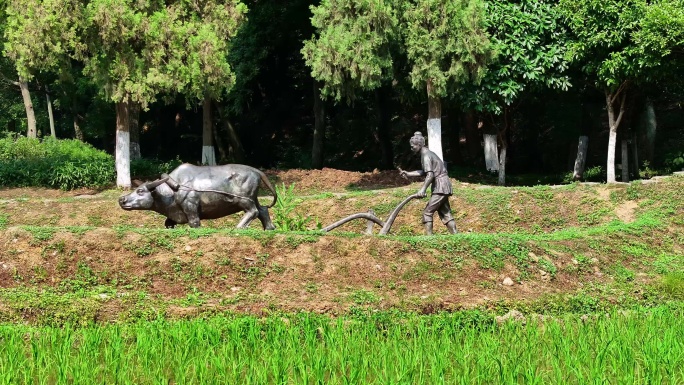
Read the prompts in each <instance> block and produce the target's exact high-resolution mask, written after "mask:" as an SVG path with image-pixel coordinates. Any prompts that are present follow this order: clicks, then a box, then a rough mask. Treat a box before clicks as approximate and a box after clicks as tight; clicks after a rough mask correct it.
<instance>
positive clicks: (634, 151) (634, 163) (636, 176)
mask: <svg viewBox="0 0 684 385" xmlns="http://www.w3.org/2000/svg"><path fill="white" fill-rule="evenodd" d="M630 142H631V146H630V150H631V151H632V169H634V172H632V173H633V174H634V179H641V175H640V173H639V154H638V146H637V143H638V141H637V134H636V131H634V132H632V135H631V140H630Z"/></svg>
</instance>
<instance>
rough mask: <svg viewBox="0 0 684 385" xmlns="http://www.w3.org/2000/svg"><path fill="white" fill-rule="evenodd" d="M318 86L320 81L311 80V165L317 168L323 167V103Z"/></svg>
mask: <svg viewBox="0 0 684 385" xmlns="http://www.w3.org/2000/svg"><path fill="white" fill-rule="evenodd" d="M320 87H321V85H320V82H318V81H314V82H313V98H314V105H313V109H314V132H313V147H312V149H311V167H312V168H314V169H319V170H320V169H322V168H323V138H324V137H325V104H324V103H323V100H322V99H321V89H320Z"/></svg>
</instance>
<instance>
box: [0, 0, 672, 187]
mask: <svg viewBox="0 0 684 385" xmlns="http://www.w3.org/2000/svg"><path fill="white" fill-rule="evenodd" d="M3 7H4V8H5V10H6V12H5V13H4V14H3V16H2V18H0V29H1V30H2V31H3V38H4V41H3V46H4V55H5V57H4V58H3V62H2V63H1V64H2V66H1V68H0V69H1V70H2V74H3V75H4V76H5V77H6V78H7V79H10V80H16V79H18V78H19V76H21V77H23V78H25V79H29V80H30V83H29V90H30V91H31V97H32V101H33V104H34V109H35V111H36V115H37V116H36V118H37V119H36V120H37V124H38V129H39V131H40V132H41V133H42V135H45V133H46V132H48V131H49V130H48V119H47V111H46V102H45V94H46V92H47V90H48V89H49V90H50V95H51V97H52V101H53V103H54V105H53V110H54V118H55V123H56V128H57V134H58V136H59V137H80V136H79V133H78V130H81V131H82V132H83V134H84V137H85V138H84V139H85V140H86V141H88V142H89V143H91V144H93V145H94V146H95V147H97V148H101V149H103V150H105V151H107V152H109V153H113V150H114V143H115V140H114V129H113V128H114V126H115V120H114V116H115V113H114V107H113V106H112V105H111V104H108V103H109V102H111V101H134V102H137V103H140V104H141V105H143V106H145V105H146V106H147V107H149V110H143V111H142V112H141V115H140V120H139V126H140V127H141V128H142V131H141V133H140V144H141V151H142V154H143V156H144V157H148V158H159V159H161V160H162V161H167V160H169V159H176V158H181V159H183V160H185V161H188V162H192V163H197V161H198V160H199V156H200V155H199V154H200V153H201V152H200V149H201V147H202V140H201V138H202V130H201V127H202V125H201V120H202V119H201V111H200V110H199V109H198V108H197V102H198V101H199V100H201V99H202V98H204V97H206V96H211V97H212V98H213V99H214V100H217V102H218V103H217V107H218V109H219V110H220V111H221V114H219V115H217V116H218V117H219V120H220V121H219V122H217V124H216V127H215V128H216V131H217V133H216V135H215V138H214V139H215V141H216V145H217V146H218V147H220V149H221V151H220V156H221V157H222V159H221V162H230V161H234V156H236V155H235V154H236V153H239V154H240V156H242V155H241V154H242V153H244V155H245V157H246V159H244V162H245V163H249V164H252V165H256V166H261V167H309V166H310V165H311V162H312V160H311V157H310V151H309V150H310V148H311V142H312V130H311V126H312V124H313V111H312V106H313V102H314V100H313V98H314V95H313V92H311V91H312V84H313V79H316V80H320V81H322V83H321V84H322V87H323V88H322V94H323V95H329V96H332V98H330V99H329V100H328V101H326V102H325V103H324V104H325V111H326V113H325V117H324V119H325V122H324V123H325V126H326V127H327V128H326V141H325V143H326V144H325V153H324V164H325V165H326V166H332V167H336V168H345V169H355V170H373V169H374V168H386V169H390V168H393V166H401V167H404V168H406V167H408V166H407V163H409V162H410V161H411V159H412V158H411V154H410V153H409V151H408V149H407V148H408V147H407V146H406V140H407V138H408V137H410V135H411V134H412V132H414V131H416V130H417V129H423V130H424V129H425V128H424V127H425V125H424V121H425V116H426V114H427V111H426V109H425V105H424V104H425V101H426V89H425V86H426V84H427V83H429V87H428V88H429V89H430V91H429V92H430V93H432V94H433V95H432V96H439V97H440V98H441V103H442V116H443V143H444V154H445V157H446V160H447V163H449V164H450V165H452V166H458V167H467V168H469V169H470V171H469V173H472V172H484V169H483V166H482V164H483V162H482V156H483V155H482V154H481V150H480V147H479V141H480V140H481V139H482V138H481V136H480V135H481V131H478V128H477V123H478V122H486V123H487V124H490V123H492V124H491V126H502V125H505V124H506V122H509V123H510V124H511V127H514V128H515V132H513V133H506V135H508V136H509V138H508V140H509V143H508V148H509V151H508V154H507V157H508V158H509V165H508V167H507V170H508V175H509V176H510V177H513V176H514V175H516V174H522V173H527V172H530V171H532V172H539V171H541V172H553V173H559V172H563V173H564V172H568V168H569V166H568V164H569V161H568V159H569V158H573V157H574V156H575V155H576V146H575V145H574V143H576V141H577V137H578V135H579V133H580V132H581V133H583V134H585V135H587V136H589V137H590V138H591V140H590V141H589V146H590V147H589V150H588V158H587V168H590V167H596V166H601V167H602V168H603V169H604V170H605V172H606V173H607V175H606V178H608V179H611V175H612V174H613V172H612V166H611V165H610V164H606V158H607V157H606V143H607V142H608V140H613V137H612V136H611V137H606V135H605V132H606V130H607V129H608V128H609V125H611V124H615V125H617V124H616V123H619V126H620V127H622V128H620V130H619V134H618V135H620V138H617V137H615V140H614V142H615V143H614V145H615V146H616V147H617V149H616V150H609V153H610V152H612V153H614V154H615V160H616V161H617V162H615V163H620V152H621V150H620V148H619V147H620V146H619V141H620V140H621V136H622V135H636V141H637V142H638V145H637V147H638V149H639V153H638V160H639V163H640V164H639V167H643V168H644V169H647V167H650V168H648V170H650V171H653V170H655V172H656V173H661V172H665V171H666V170H664V169H663V167H669V168H670V169H671V170H672V169H677V167H679V166H678V165H677V164H676V162H672V160H675V159H678V158H679V156H678V154H680V153H681V151H682V148H683V146H684V140H683V139H682V138H683V137H684V134H683V133H682V128H681V125H680V124H678V123H679V122H681V121H682V119H683V118H682V117H683V116H684V110H682V100H683V95H684V82H682V79H684V76H683V75H684V73H682V68H684V66H682V65H681V63H682V60H684V59H683V58H684V55H682V52H683V51H682V50H683V46H684V38H683V35H684V32H682V31H684V27H683V26H684V15H683V14H682V9H683V8H684V6H683V4H682V0H660V1H656V2H644V1H642V0H611V1H608V2H603V1H595V0H583V1H567V2H565V1H561V2H551V1H545V0H529V1H522V2H514V3H510V2H500V1H494V0H491V1H485V2H481V1H474V0H473V1H442V0H439V1H438V0H424V1H423V0H421V1H417V0H405V1H394V2H389V1H385V0H373V1H360V0H326V1H321V2H315V1H310V0H296V1H292V2H289V3H288V4H287V5H286V6H283V5H282V4H279V3H277V2H274V1H253V0H248V1H244V2H237V1H214V0H205V1H201V2H197V3H192V4H191V3H187V2H182V1H173V2H166V3H163V2H162V3H160V2H157V1H138V2H112V1H110V0H97V1H86V2H77V1H76V2H75V1H67V2H64V1H37V0H11V1H7V2H4V3H3ZM218 20H220V22H219V21H218ZM284 31H287V33H284ZM233 86H234V88H233ZM1 92H2V94H3V97H2V98H0V107H1V109H2V110H3V111H5V113H3V114H2V117H0V124H2V126H1V127H0V130H1V131H10V132H14V133H17V132H18V133H24V132H26V128H25V127H26V125H25V123H24V122H25V119H24V115H25V112H24V106H23V103H22V99H21V95H20V93H19V89H18V87H17V86H16V85H14V84H12V83H5V84H4V87H3V88H2V91H1ZM605 92H608V93H610V94H611V97H612V100H613V103H612V106H613V109H614V110H615V114H614V115H615V117H614V119H613V120H612V121H609V119H606V114H607V111H606V107H607V105H606V99H605V97H606V96H605ZM622 95H626V96H624V112H623V114H622V115H623V117H622V120H621V121H618V120H617V117H618V115H620V110H622V107H621V104H622V102H623V99H622V98H623V96H622ZM342 99H345V100H349V101H351V100H354V103H351V104H345V103H341V101H342ZM103 101H106V102H103ZM647 102H648V103H653V105H654V106H655V110H654V112H655V115H654V121H656V122H657V129H655V131H654V132H649V131H648V130H647V128H646V125H645V124H644V121H645V119H644V118H643V115H644V111H645V109H646V105H647ZM504 114H508V115H507V116H506V117H505V118H503V117H502V116H503V115H504ZM580 116H581V118H579V117H580ZM383 119H384V120H383ZM504 120H505V121H506V122H503V121H504ZM383 124H385V125H386V126H383ZM380 126H382V127H383V129H385V128H386V131H381V130H380V128H379V127H380ZM228 127H231V128H230V130H233V131H234V133H235V136H234V137H231V136H230V135H232V134H229V132H228V131H229V130H228ZM626 130H629V131H628V132H624V131H626ZM616 132H618V131H616ZM229 137H230V140H228V139H229ZM464 138H465V139H467V140H465V141H464V140H463V139H464ZM236 139H237V140H238V141H240V142H239V143H238V142H236V141H235V140H236ZM179 143H183V145H182V146H179V145H178V144H179ZM236 143H237V145H240V146H242V148H243V149H241V150H240V151H237V150H234V149H232V147H233V146H235V145H236ZM655 148H657V149H658V150H655ZM630 151H631V150H630ZM378 153H382V154H383V156H386V158H383V159H382V161H381V162H379V161H378V160H377V154H378ZM559 155H560V156H559ZM630 156H631V155H630ZM241 161H242V160H241ZM644 161H647V162H648V166H646V165H645V163H644ZM666 161H667V163H666ZM608 163H611V164H612V163H613V162H611V160H610V159H609V160H608ZM679 168H681V167H679ZM632 174H633V175H636V173H632ZM643 174H646V175H653V173H651V172H646V173H642V175H643ZM509 180H514V179H513V178H510V179H509ZM603 180H605V178H604V179H603Z"/></svg>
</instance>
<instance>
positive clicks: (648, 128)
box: [642, 99, 658, 164]
mask: <svg viewBox="0 0 684 385" xmlns="http://www.w3.org/2000/svg"><path fill="white" fill-rule="evenodd" d="M642 125H643V126H644V130H643V132H644V136H643V138H644V147H642V149H643V150H644V152H645V154H644V158H645V159H646V160H647V161H649V163H651V164H652V163H653V155H654V152H655V138H656V132H657V129H658V122H657V121H656V114H655V108H654V107H653V101H652V100H651V99H646V105H645V108H644V112H643V113H642Z"/></svg>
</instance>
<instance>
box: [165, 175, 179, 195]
mask: <svg viewBox="0 0 684 385" xmlns="http://www.w3.org/2000/svg"><path fill="white" fill-rule="evenodd" d="M161 177H162V179H165V180H166V184H167V185H169V187H171V190H173V191H178V188H179V187H180V186H179V185H178V183H177V182H176V181H175V180H173V178H171V177H170V176H169V174H161Z"/></svg>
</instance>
